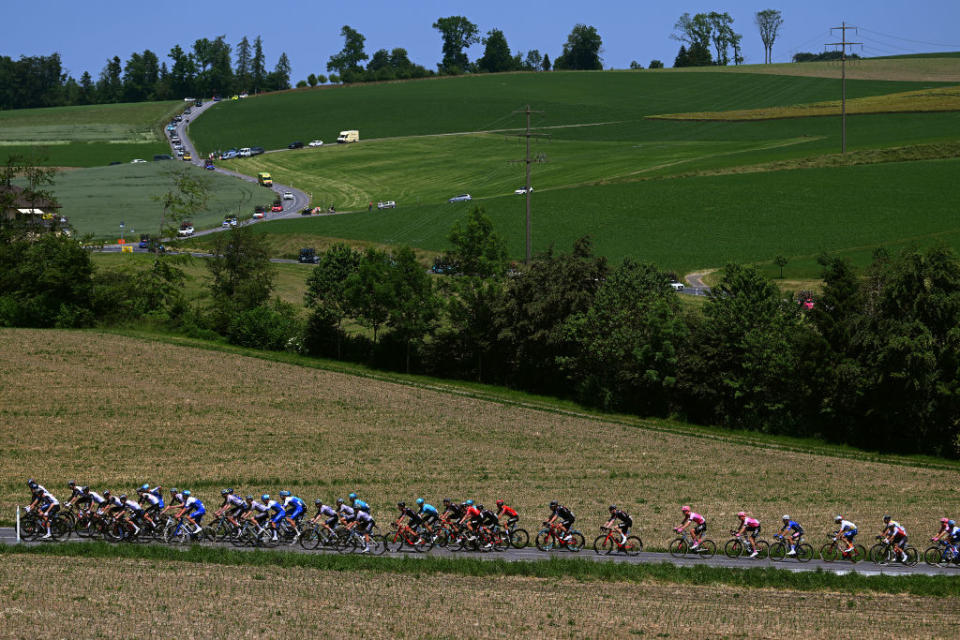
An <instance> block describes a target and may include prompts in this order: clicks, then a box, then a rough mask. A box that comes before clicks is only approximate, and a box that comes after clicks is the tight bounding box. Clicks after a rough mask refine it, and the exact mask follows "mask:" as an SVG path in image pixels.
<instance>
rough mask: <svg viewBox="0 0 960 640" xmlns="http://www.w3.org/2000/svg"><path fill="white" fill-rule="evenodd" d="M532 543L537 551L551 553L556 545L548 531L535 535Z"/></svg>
mask: <svg viewBox="0 0 960 640" xmlns="http://www.w3.org/2000/svg"><path fill="white" fill-rule="evenodd" d="M533 543H534V544H535V545H537V549H540V551H551V550H552V549H553V547H554V546H555V545H556V544H557V539H556V538H555V537H554V536H553V534H552V533H550V531H549V530H547V529H544V530H542V531H540V533H538V534H537V537H536V538H535V539H534V541H533Z"/></svg>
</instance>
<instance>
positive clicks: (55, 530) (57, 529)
mask: <svg viewBox="0 0 960 640" xmlns="http://www.w3.org/2000/svg"><path fill="white" fill-rule="evenodd" d="M71 533H73V526H71V524H70V521H69V520H67V519H65V518H60V517H57V518H54V519H53V520H52V521H51V522H50V537H52V538H53V539H54V540H61V539H69V538H70V534H71Z"/></svg>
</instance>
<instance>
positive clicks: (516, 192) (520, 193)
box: [514, 187, 533, 196]
mask: <svg viewBox="0 0 960 640" xmlns="http://www.w3.org/2000/svg"><path fill="white" fill-rule="evenodd" d="M530 191H533V187H530ZM526 192H527V188H526V187H520V188H519V189H517V190H515V191H514V193H515V194H517V195H518V196H522V195H523V194H525V193H526Z"/></svg>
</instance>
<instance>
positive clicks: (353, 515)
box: [337, 498, 357, 526]
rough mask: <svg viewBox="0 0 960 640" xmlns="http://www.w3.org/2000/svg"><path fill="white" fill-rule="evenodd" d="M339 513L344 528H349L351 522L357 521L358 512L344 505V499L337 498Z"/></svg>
mask: <svg viewBox="0 0 960 640" xmlns="http://www.w3.org/2000/svg"><path fill="white" fill-rule="evenodd" d="M337 513H338V514H339V516H340V522H342V523H343V525H344V526H349V525H350V523H351V522H353V521H354V520H356V519H357V512H356V511H355V510H354V508H353V507H351V506H350V505H348V504H343V498H337Z"/></svg>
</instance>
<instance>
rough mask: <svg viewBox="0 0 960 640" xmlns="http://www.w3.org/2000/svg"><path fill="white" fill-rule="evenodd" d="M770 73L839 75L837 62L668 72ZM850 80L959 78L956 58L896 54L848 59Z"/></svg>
mask: <svg viewBox="0 0 960 640" xmlns="http://www.w3.org/2000/svg"><path fill="white" fill-rule="evenodd" d="M675 71H676V72H680V73H684V72H688V73H689V72H694V73H697V72H711V71H712V72H719V73H724V72H726V73H770V74H774V75H784V76H806V77H814V78H837V79H838V80H839V79H840V72H841V69H840V62H801V63H795V62H782V63H777V64H748V65H739V66H735V65H730V66H726V67H683V68H680V69H670V72H671V73H672V72H675ZM847 78H849V79H851V80H896V81H905V82H960V61H958V59H957V58H900V59H896V58H895V59H890V60H848V61H847Z"/></svg>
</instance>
